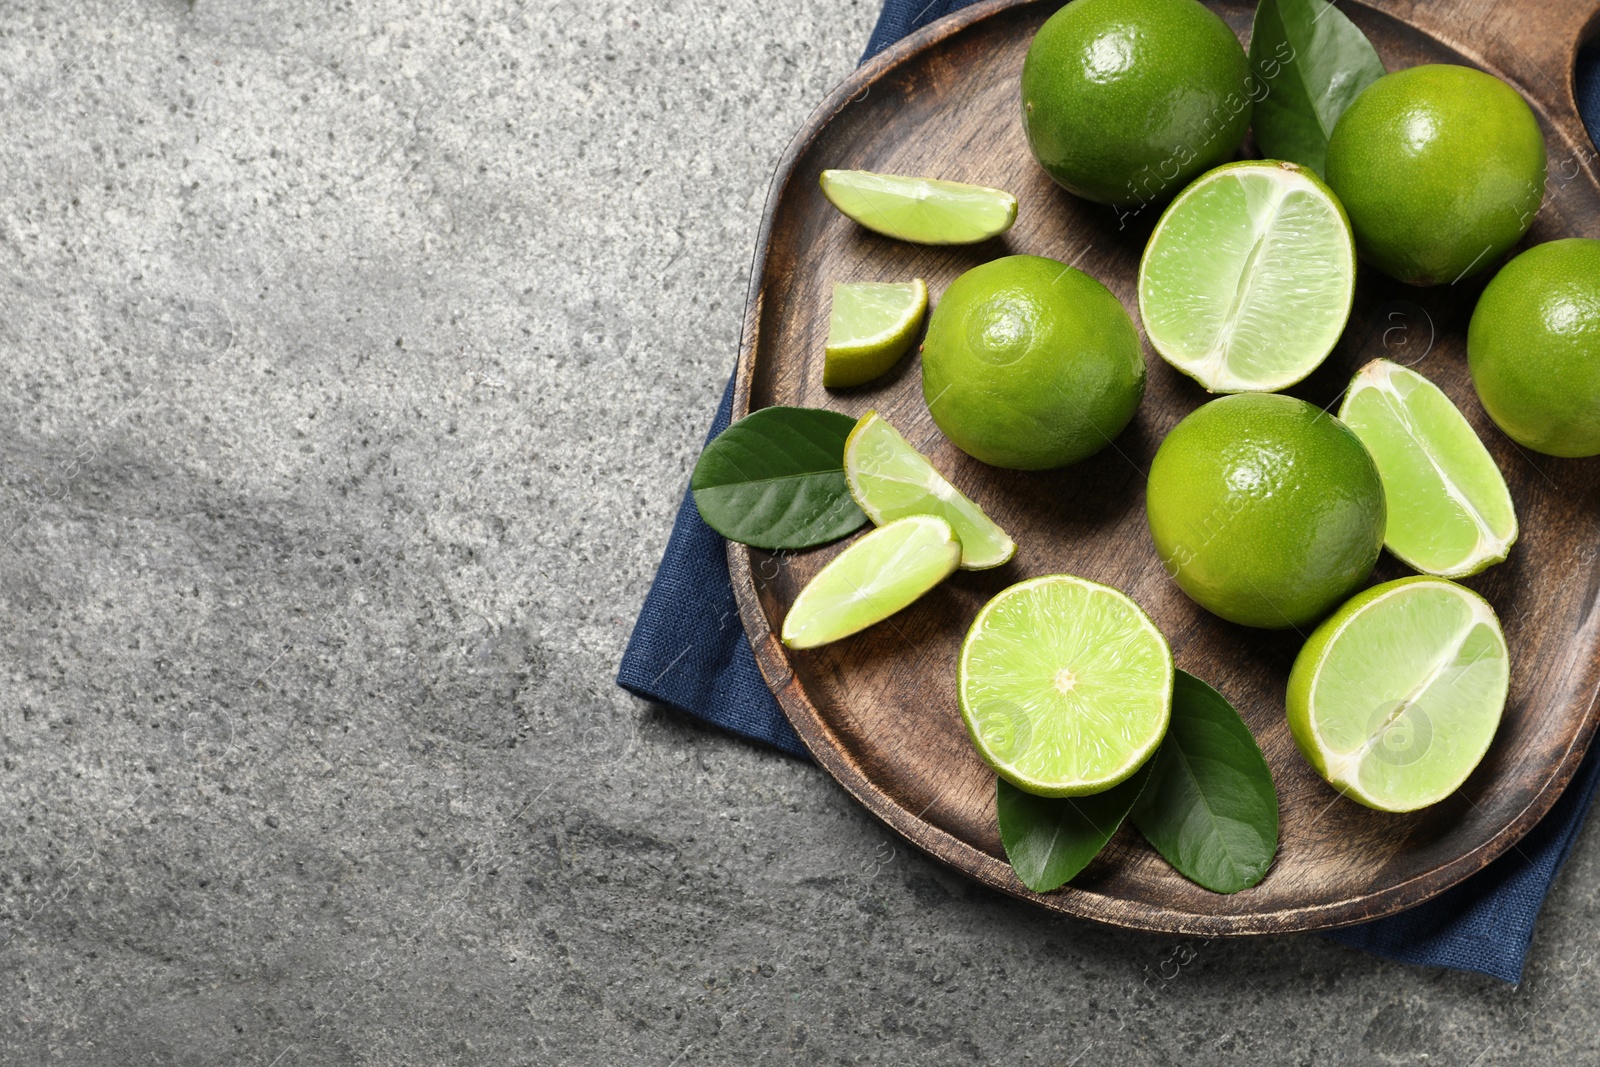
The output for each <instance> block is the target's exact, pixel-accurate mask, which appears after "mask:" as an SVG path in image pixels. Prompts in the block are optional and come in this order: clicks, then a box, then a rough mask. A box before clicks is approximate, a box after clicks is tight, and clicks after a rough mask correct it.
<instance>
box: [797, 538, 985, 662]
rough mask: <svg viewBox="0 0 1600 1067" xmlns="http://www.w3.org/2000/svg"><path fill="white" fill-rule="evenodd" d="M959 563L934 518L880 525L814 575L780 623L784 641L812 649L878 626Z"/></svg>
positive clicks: (956, 546)
mask: <svg viewBox="0 0 1600 1067" xmlns="http://www.w3.org/2000/svg"><path fill="white" fill-rule="evenodd" d="M960 562H961V542H959V541H957V540H956V535H955V531H953V530H951V529H950V524H949V523H948V522H945V521H944V520H943V519H941V518H938V517H936V516H933V515H914V516H911V517H910V518H905V519H900V520H899V521H898V522H891V523H890V524H889V525H887V526H880V527H879V528H878V529H876V530H873V531H872V532H871V533H869V534H867V535H866V536H865V537H863V538H862V539H861V540H859V541H857V542H856V543H855V544H853V545H851V546H850V547H849V548H847V549H845V550H844V551H843V552H841V553H840V554H839V555H838V557H837V558H835V559H834V560H833V562H831V563H829V564H828V565H827V566H826V567H824V568H822V570H820V571H818V572H817V575H816V577H814V578H812V579H811V581H809V582H807V583H806V587H805V588H804V589H802V590H800V595H799V596H797V597H795V598H794V603H793V604H792V605H790V607H789V614H787V615H785V616H784V619H783V643H784V644H786V645H788V646H789V647H790V648H816V647H817V646H818V645H825V644H827V643H829V642H830V641H837V640H839V639H840V638H841V637H849V636H850V635H851V634H853V633H857V632H859V631H861V630H865V629H866V628H867V627H869V626H871V625H873V624H874V623H880V622H882V621H883V620H884V619H887V618H888V617H889V616H891V615H893V614H894V613H895V612H897V611H899V610H900V609H901V608H904V607H906V606H907V605H909V604H911V603H912V602H913V601H915V600H916V599H917V598H918V597H920V596H921V595H922V594H924V593H926V592H927V591H928V590H930V589H932V588H933V587H934V586H936V585H938V584H939V583H940V582H942V581H944V580H945V579H946V578H948V577H949V576H950V574H951V573H952V572H953V571H955V569H956V565H957V564H958V563H960Z"/></svg>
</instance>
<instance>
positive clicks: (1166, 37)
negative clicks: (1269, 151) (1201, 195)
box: [1022, 0, 1251, 204]
mask: <svg viewBox="0 0 1600 1067" xmlns="http://www.w3.org/2000/svg"><path fill="white" fill-rule="evenodd" d="M1249 78H1250V61H1249V60H1248V59H1247V58H1246V57H1245V54H1244V49H1243V48H1242V47H1240V45H1239V39H1238V38H1237V37H1235V36H1234V35H1233V31H1232V30H1230V29H1229V28H1228V24H1227V23H1225V22H1223V21H1222V19H1220V18H1218V17H1217V16H1216V15H1215V14H1213V13H1212V12H1211V11H1209V10H1207V9H1206V8H1205V7H1202V6H1201V5H1200V4H1199V3H1197V2H1196V0H1074V2H1073V3H1070V4H1068V5H1067V6H1066V7H1063V8H1062V9H1061V10H1060V11H1057V12H1056V13H1055V14H1054V15H1051V16H1050V18H1049V20H1048V21H1046V22H1045V24H1044V25H1043V26H1041V27H1040V28H1039V32H1038V33H1037V34H1035V35H1034V38H1033V43H1032V44H1030V45H1029V46H1028V56H1027V58H1026V59H1025V60H1023V63H1022V122H1023V126H1024V127H1025V128H1026V130H1027V133H1028V144H1029V146H1030V147H1031V148H1032V149H1033V154H1034V157H1035V158H1036V159H1038V161H1039V164H1040V166H1042V167H1044V169H1045V170H1046V171H1047V172H1048V173H1049V175H1050V177H1052V178H1054V179H1055V180H1056V181H1057V182H1059V183H1060V184H1061V185H1063V186H1064V187H1066V188H1067V189H1068V190H1069V191H1071V192H1074V193H1077V194H1078V195H1079V196H1082V197H1086V198H1088V199H1090V200H1095V201H1099V202H1100V203H1102V204H1135V203H1139V204H1142V203H1147V202H1149V201H1151V200H1157V199H1161V198H1162V197H1164V196H1165V195H1166V194H1168V193H1171V192H1174V191H1176V190H1177V189H1180V188H1182V187H1183V186H1184V185H1186V184H1188V181H1189V179H1190V178H1192V177H1194V176H1195V175H1196V174H1199V173H1200V172H1201V171H1205V170H1210V169H1211V168H1212V167H1214V166H1216V165H1217V164H1219V163H1222V162H1225V161H1226V160H1228V159H1229V158H1231V157H1232V155H1233V153H1234V150H1235V149H1236V148H1238V147H1239V142H1240V141H1242V140H1243V139H1244V133H1245V130H1246V128H1248V127H1249V125H1250V112H1251V99H1250V93H1249V85H1248V82H1249Z"/></svg>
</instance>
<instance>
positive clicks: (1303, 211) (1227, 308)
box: [1139, 162, 1356, 393]
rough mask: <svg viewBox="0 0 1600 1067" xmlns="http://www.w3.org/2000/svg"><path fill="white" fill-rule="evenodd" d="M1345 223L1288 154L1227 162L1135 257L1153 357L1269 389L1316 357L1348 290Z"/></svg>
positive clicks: (1191, 192)
mask: <svg viewBox="0 0 1600 1067" xmlns="http://www.w3.org/2000/svg"><path fill="white" fill-rule="evenodd" d="M1355 284H1356V250H1355V242H1354V239H1353V238H1352V237H1351V235H1350V223H1349V221H1348V220H1347V219H1346V218H1345V215H1344V209H1343V208H1342V207H1340V206H1339V202H1338V200H1336V199H1335V198H1334V196H1333V194H1332V193H1331V192H1329V191H1328V187H1327V186H1325V185H1323V184H1322V182H1321V181H1319V180H1318V179H1317V177H1316V176H1315V175H1314V174H1312V173H1311V172H1310V171H1309V170H1306V169H1305V168H1304V167H1300V166H1298V165H1296V164H1294V163H1278V162H1256V163H1230V164H1228V165H1226V166H1222V167H1218V168H1217V169H1216V170H1213V171H1211V172H1209V173H1207V174H1205V175H1202V176H1201V177H1200V178H1198V179H1196V181H1195V182H1194V184H1193V185H1190V186H1189V187H1188V188H1187V189H1185V190H1184V191H1183V192H1182V193H1181V194H1179V196H1178V198H1177V199H1176V200H1174V201H1173V202H1172V204H1171V206H1169V207H1168V208H1167V210H1166V212H1165V213H1163V214H1162V216H1161V220H1160V221H1159V222H1158V223H1156V229H1155V232H1154V233H1153V234H1151V235H1150V243H1149V244H1147V245H1146V246H1145V250H1144V258H1143V259H1142V260H1141V261H1140V263H1139V314H1140V316H1141V317H1142V318H1143V319H1144V327H1145V331H1146V333H1147V334H1148V335H1149V337H1150V344H1151V345H1152V346H1154V348H1155V350H1156V351H1157V352H1159V353H1160V354H1161V358H1162V359H1165V360H1166V361H1167V362H1168V363H1170V364H1172V365H1173V366H1174V367H1176V368H1177V369H1178V370H1180V371H1182V372H1183V373H1185V374H1187V375H1189V377H1191V378H1193V379H1194V380H1195V381H1197V382H1199V383H1200V384H1201V385H1203V386H1205V387H1206V389H1208V390H1210V391H1211V392H1213V393H1243V392H1276V391H1277V390H1279V389H1284V388H1287V387H1288V386H1291V385H1293V384H1294V383H1295V382H1298V381H1300V380H1301V379H1302V378H1304V377H1305V376H1306V375H1308V374H1310V373H1311V372H1312V371H1313V370H1315V369H1316V368H1317V365H1318V364H1320V363H1321V362H1322V361H1323V360H1324V359H1326V358H1327V356H1328V353H1329V352H1331V351H1333V346H1334V344H1335V343H1337V342H1338V340H1339V334H1340V333H1341V332H1342V331H1343V330H1344V326H1345V322H1346V320H1347V319H1349V317H1350V305H1351V301H1352V300H1353V299H1354V298H1355Z"/></svg>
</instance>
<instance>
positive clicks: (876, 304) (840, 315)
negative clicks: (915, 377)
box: [822, 278, 928, 388]
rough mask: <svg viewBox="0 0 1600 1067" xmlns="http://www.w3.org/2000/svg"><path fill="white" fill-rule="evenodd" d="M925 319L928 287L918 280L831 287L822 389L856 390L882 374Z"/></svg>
mask: <svg viewBox="0 0 1600 1067" xmlns="http://www.w3.org/2000/svg"><path fill="white" fill-rule="evenodd" d="M927 313H928V286H927V283H926V282H924V281H923V280H922V279H921V278H914V279H912V280H911V281H909V282H841V283H839V284H837V285H835V286H834V287H833V305H832V307H831V309H830V310H829V314H828V342H827V347H826V348H825V350H824V360H823V367H822V384H823V385H825V386H829V387H835V388H837V387H845V386H852V385H861V384H863V383H865V382H869V381H871V380H872V379H874V378H877V377H879V376H880V375H883V374H885V373H887V372H888V370H889V368H891V367H893V366H894V365H895V364H896V363H897V362H899V360H900V357H901V356H903V355H905V354H906V351H907V350H908V349H910V347H911V343H912V342H913V341H915V340H916V339H917V331H918V330H919V329H920V328H921V326H922V319H923V317H924V316H925V315H926V314H927Z"/></svg>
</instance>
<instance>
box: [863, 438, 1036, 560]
mask: <svg viewBox="0 0 1600 1067" xmlns="http://www.w3.org/2000/svg"><path fill="white" fill-rule="evenodd" d="M844 476H845V481H846V482H847V483H848V484H849V486H850V495H851V496H853V497H855V500H856V503H857V504H859V505H860V506H861V510H862V511H864V512H866V513H867V517H868V518H869V519H871V520H872V521H873V522H875V523H878V524H879V525H882V524H884V523H888V522H893V521H894V520H896V519H901V518H904V517H905V516H907V515H937V516H939V517H940V518H942V519H944V520H945V521H946V522H948V523H949V524H950V526H951V528H952V529H953V530H955V533H956V537H957V539H959V540H960V542H961V567H962V569H963V570H969V571H979V570H987V569H988V568H990V567H998V566H1000V564H1002V563H1005V562H1006V561H1007V560H1009V559H1010V558H1011V557H1012V556H1014V555H1016V554H1017V543H1016V542H1015V541H1013V540H1011V538H1010V537H1009V536H1007V534H1006V532H1005V531H1004V530H1002V529H1001V528H1000V527H999V526H996V525H995V524H994V522H993V520H991V519H990V518H989V516H987V515H985V514H984V513H983V509H982V508H980V507H978V505H976V504H974V503H973V502H972V501H971V500H969V499H967V498H966V497H965V496H963V495H962V493H961V491H960V490H959V489H957V488H956V487H955V486H953V485H951V484H950V483H949V482H948V481H946V480H945V477H944V475H942V474H940V473H939V472H938V471H937V470H935V469H934V467H933V464H931V463H929V462H928V460H927V458H926V457H924V456H923V455H922V453H920V452H918V451H917V450H916V449H914V448H912V447H911V444H910V442H908V441H907V440H906V439H905V438H904V437H901V436H900V432H899V431H898V430H896V429H895V428H894V427H893V426H890V425H889V423H888V422H887V421H885V419H884V418H883V417H882V416H881V415H879V414H878V413H877V412H876V411H869V412H867V413H866V414H865V415H863V416H861V421H860V422H858V423H856V428H855V429H854V430H852V431H850V436H849V438H847V439H846V440H845V443H844Z"/></svg>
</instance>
